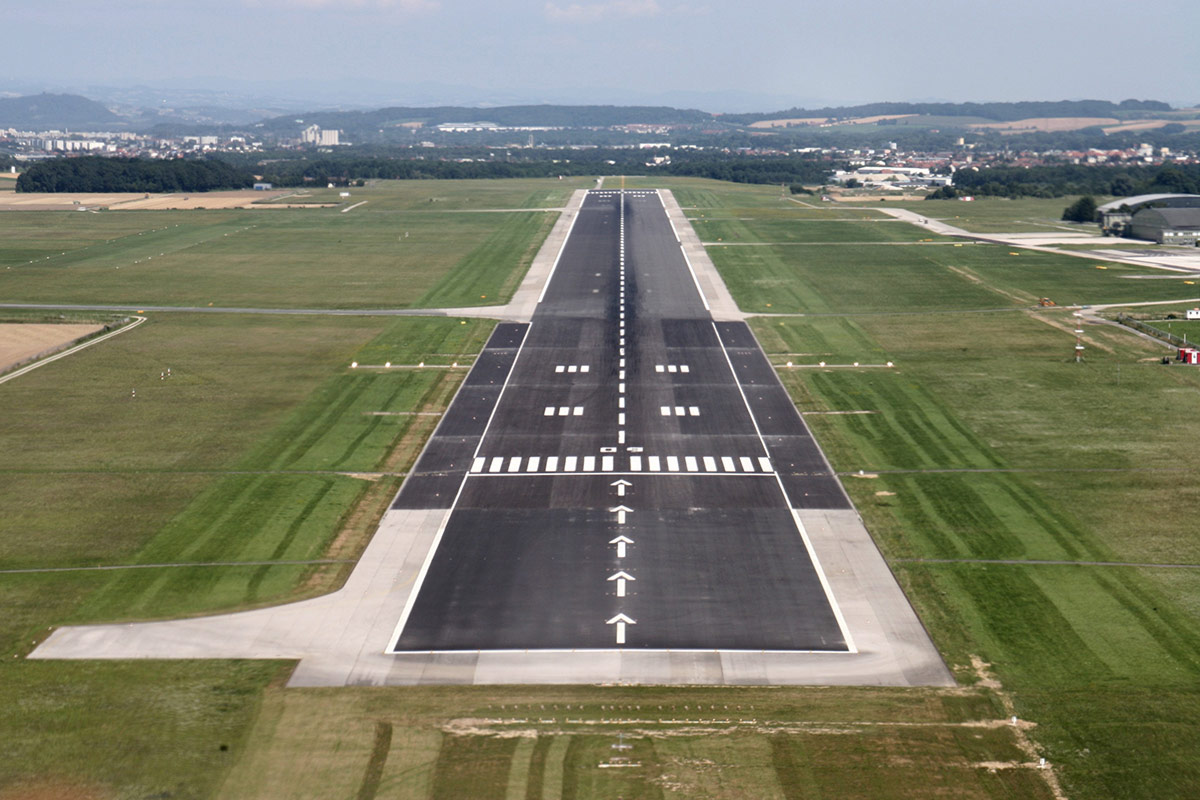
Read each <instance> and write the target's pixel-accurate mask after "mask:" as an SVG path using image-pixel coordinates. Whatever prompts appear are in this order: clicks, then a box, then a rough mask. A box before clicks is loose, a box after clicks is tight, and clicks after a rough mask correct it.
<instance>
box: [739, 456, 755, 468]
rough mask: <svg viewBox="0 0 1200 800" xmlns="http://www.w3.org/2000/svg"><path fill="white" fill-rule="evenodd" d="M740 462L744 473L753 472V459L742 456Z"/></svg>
mask: <svg viewBox="0 0 1200 800" xmlns="http://www.w3.org/2000/svg"><path fill="white" fill-rule="evenodd" d="M740 460H741V462H742V469H743V470H745V471H746V472H754V459H752V458H750V457H749V456H742V457H741V459H740Z"/></svg>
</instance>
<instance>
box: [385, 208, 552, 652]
mask: <svg viewBox="0 0 1200 800" xmlns="http://www.w3.org/2000/svg"><path fill="white" fill-rule="evenodd" d="M572 224H574V220H572ZM561 252H562V251H561V250H560V251H559V253H560V255H561ZM556 263H557V262H556ZM549 283H550V282H549V280H547V281H546V285H547V286H548V285H549ZM532 327H533V324H532V323H529V324H527V325H526V326H525V332H524V334H523V335H522V336H521V344H520V345H518V347H517V354H516V355H515V356H513V361H512V364H511V365H509V368H508V376H507V377H505V379H504V385H503V386H501V387H500V394H498V395H496V403H495V404H494V405H493V406H492V413H491V414H488V421H487V424H486V425H484V426H483V433H482V434H480V436H479V444H477V445H475V452H474V453H473V454H472V456H471V458H472V461H475V460H476V459H478V458H479V450H480V448H482V447H483V443H484V441H485V440H486V439H487V434H488V430H490V429H491V427H492V420H494V419H495V418H496V410H497V409H498V408H500V401H502V400H503V399H504V393H505V392H506V391H508V384H509V382H510V381H511V380H512V376H513V373H514V372H516V371H517V362H518V361H520V360H521V354H522V353H524V352H525V341H526V340H527V339H528V338H529V331H530V329H531V328H532ZM465 385H466V381H463V382H462V384H461V385H460V386H459V389H460V390H461V388H462V386H465ZM455 399H457V395H455ZM450 402H451V403H453V402H454V400H451V401H450ZM443 421H444V418H443ZM438 427H441V426H440V425H439V426H438ZM433 435H434V436H436V435H437V431H434V433H433ZM431 438H432V437H431ZM470 477H471V471H470V469H467V470H465V474H464V475H463V479H462V482H461V483H459V484H458V491H457V492H455V493H454V500H452V501H451V502H450V507H449V508H448V509H446V514H445V516H444V517H442V523H441V524H440V525H438V530H437V533H436V534H435V535H434V537H433V544H431V545H430V546H429V552H428V553H427V554H426V555H425V563H423V564H421V571H420V572H418V573H417V577H416V580H414V581H413V586H412V590H411V591H410V592H409V595H408V600H406V601H405V603H404V611H403V613H401V614H400V621H399V622H397V623H396V627H395V629H393V631H392V638H391V639H390V640H389V642H388V646H387V648H385V649H384V651H383V652H384V654H385V655H387V654H390V653H393V652H394V651H395V650H396V645H398V644H399V643H400V635H401V634H402V633H404V626H405V625H406V624H408V617H409V615H410V614H412V610H413V606H414V605H416V602H417V595H419V594H420V593H421V585H422V584H423V583H425V576H426V575H427V574H428V573H429V567H430V565H431V564H432V563H433V557H434V555H435V554H436V553H437V550H438V545H440V544H441V543H442V536H443V535H444V534H445V533H446V526H447V525H449V524H450V517H451V516H452V515H453V514H454V509H455V507H457V506H458V499H459V498H460V497H462V492H463V487H465V486H466V485H467V479H469V478H470ZM401 489H402V490H403V487H401Z"/></svg>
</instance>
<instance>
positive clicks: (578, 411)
mask: <svg viewBox="0 0 1200 800" xmlns="http://www.w3.org/2000/svg"><path fill="white" fill-rule="evenodd" d="M574 414H575V416H577V417H582V416H583V406H575V411H574Z"/></svg>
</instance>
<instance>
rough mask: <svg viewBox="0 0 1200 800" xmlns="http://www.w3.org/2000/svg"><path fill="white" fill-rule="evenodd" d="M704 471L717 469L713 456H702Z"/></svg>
mask: <svg viewBox="0 0 1200 800" xmlns="http://www.w3.org/2000/svg"><path fill="white" fill-rule="evenodd" d="M704 471H705V472H716V471H717V460H716V459H715V458H713V457H712V456H705V457H704Z"/></svg>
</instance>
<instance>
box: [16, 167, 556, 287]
mask: <svg viewBox="0 0 1200 800" xmlns="http://www.w3.org/2000/svg"><path fill="white" fill-rule="evenodd" d="M381 183H382V184H383V188H380V189H378V192H379V196H378V197H377V198H375V199H374V200H372V202H371V203H369V204H368V205H367V206H362V207H360V208H357V209H355V210H354V211H352V212H350V213H347V214H343V213H340V211H339V210H338V209H321V208H313V209H298V210H287V209H279V210H239V211H219V212H218V211H190V212H179V211H174V212H173V211H121V212H106V213H104V214H78V213H72V212H29V213H26V212H12V213H6V214H2V215H0V238H2V239H3V240H4V242H5V244H4V246H3V247H0V295H3V296H4V297H5V298H6V300H8V301H10V302H29V303H78V304H120V305H139V304H145V305H168V306H209V305H213V306H218V307H221V306H224V307H251V308H256V307H267V308H401V307H409V306H419V307H434V306H463V305H492V304H497V303H503V302H507V300H508V299H509V298H510V297H511V294H512V292H513V290H514V289H515V288H516V285H517V283H518V282H519V280H520V278H521V276H522V275H523V274H524V272H525V271H526V269H527V268H528V266H529V264H530V262H531V261H532V258H533V255H534V254H535V253H536V252H537V248H538V247H539V246H540V245H541V242H542V240H544V239H545V237H546V235H547V234H548V233H549V232H550V229H551V228H552V227H553V225H554V222H555V220H556V219H557V213H556V212H544V211H537V210H531V211H514V212H511V213H491V212H489V213H470V212H471V210H472V209H478V208H481V207H491V206H490V204H491V203H493V202H499V203H503V204H505V205H503V206H502V207H504V208H515V209H520V208H530V209H537V208H542V207H558V206H559V205H561V204H562V202H564V201H565V199H566V196H567V195H568V194H569V190H570V189H571V188H572V186H569V185H564V184H565V183H566V182H564V184H560V183H559V182H557V181H555V182H554V183H553V184H544V185H542V186H540V187H536V186H535V183H536V182H521V183H520V184H519V185H518V186H515V187H513V188H511V189H509V190H507V191H495V190H492V191H488V190H487V188H486V185H485V182H468V181H459V182H432V181H431V182H429V183H428V184H427V185H424V186H423V187H422V189H423V190H424V191H428V192H436V193H440V196H439V200H444V202H438V203H433V204H428V205H429V206H431V207H430V208H428V209H427V208H424V207H421V206H420V204H419V203H418V202H417V200H416V197H414V196H413V195H412V189H411V188H410V187H408V185H405V188H404V189H397V188H394V187H395V185H396V184H397V183H398V182H391V183H388V182H381ZM418 183H419V182H418ZM422 196H425V195H422ZM481 201H487V203H486V204H484V205H481ZM547 204H549V205H548V206H547Z"/></svg>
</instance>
